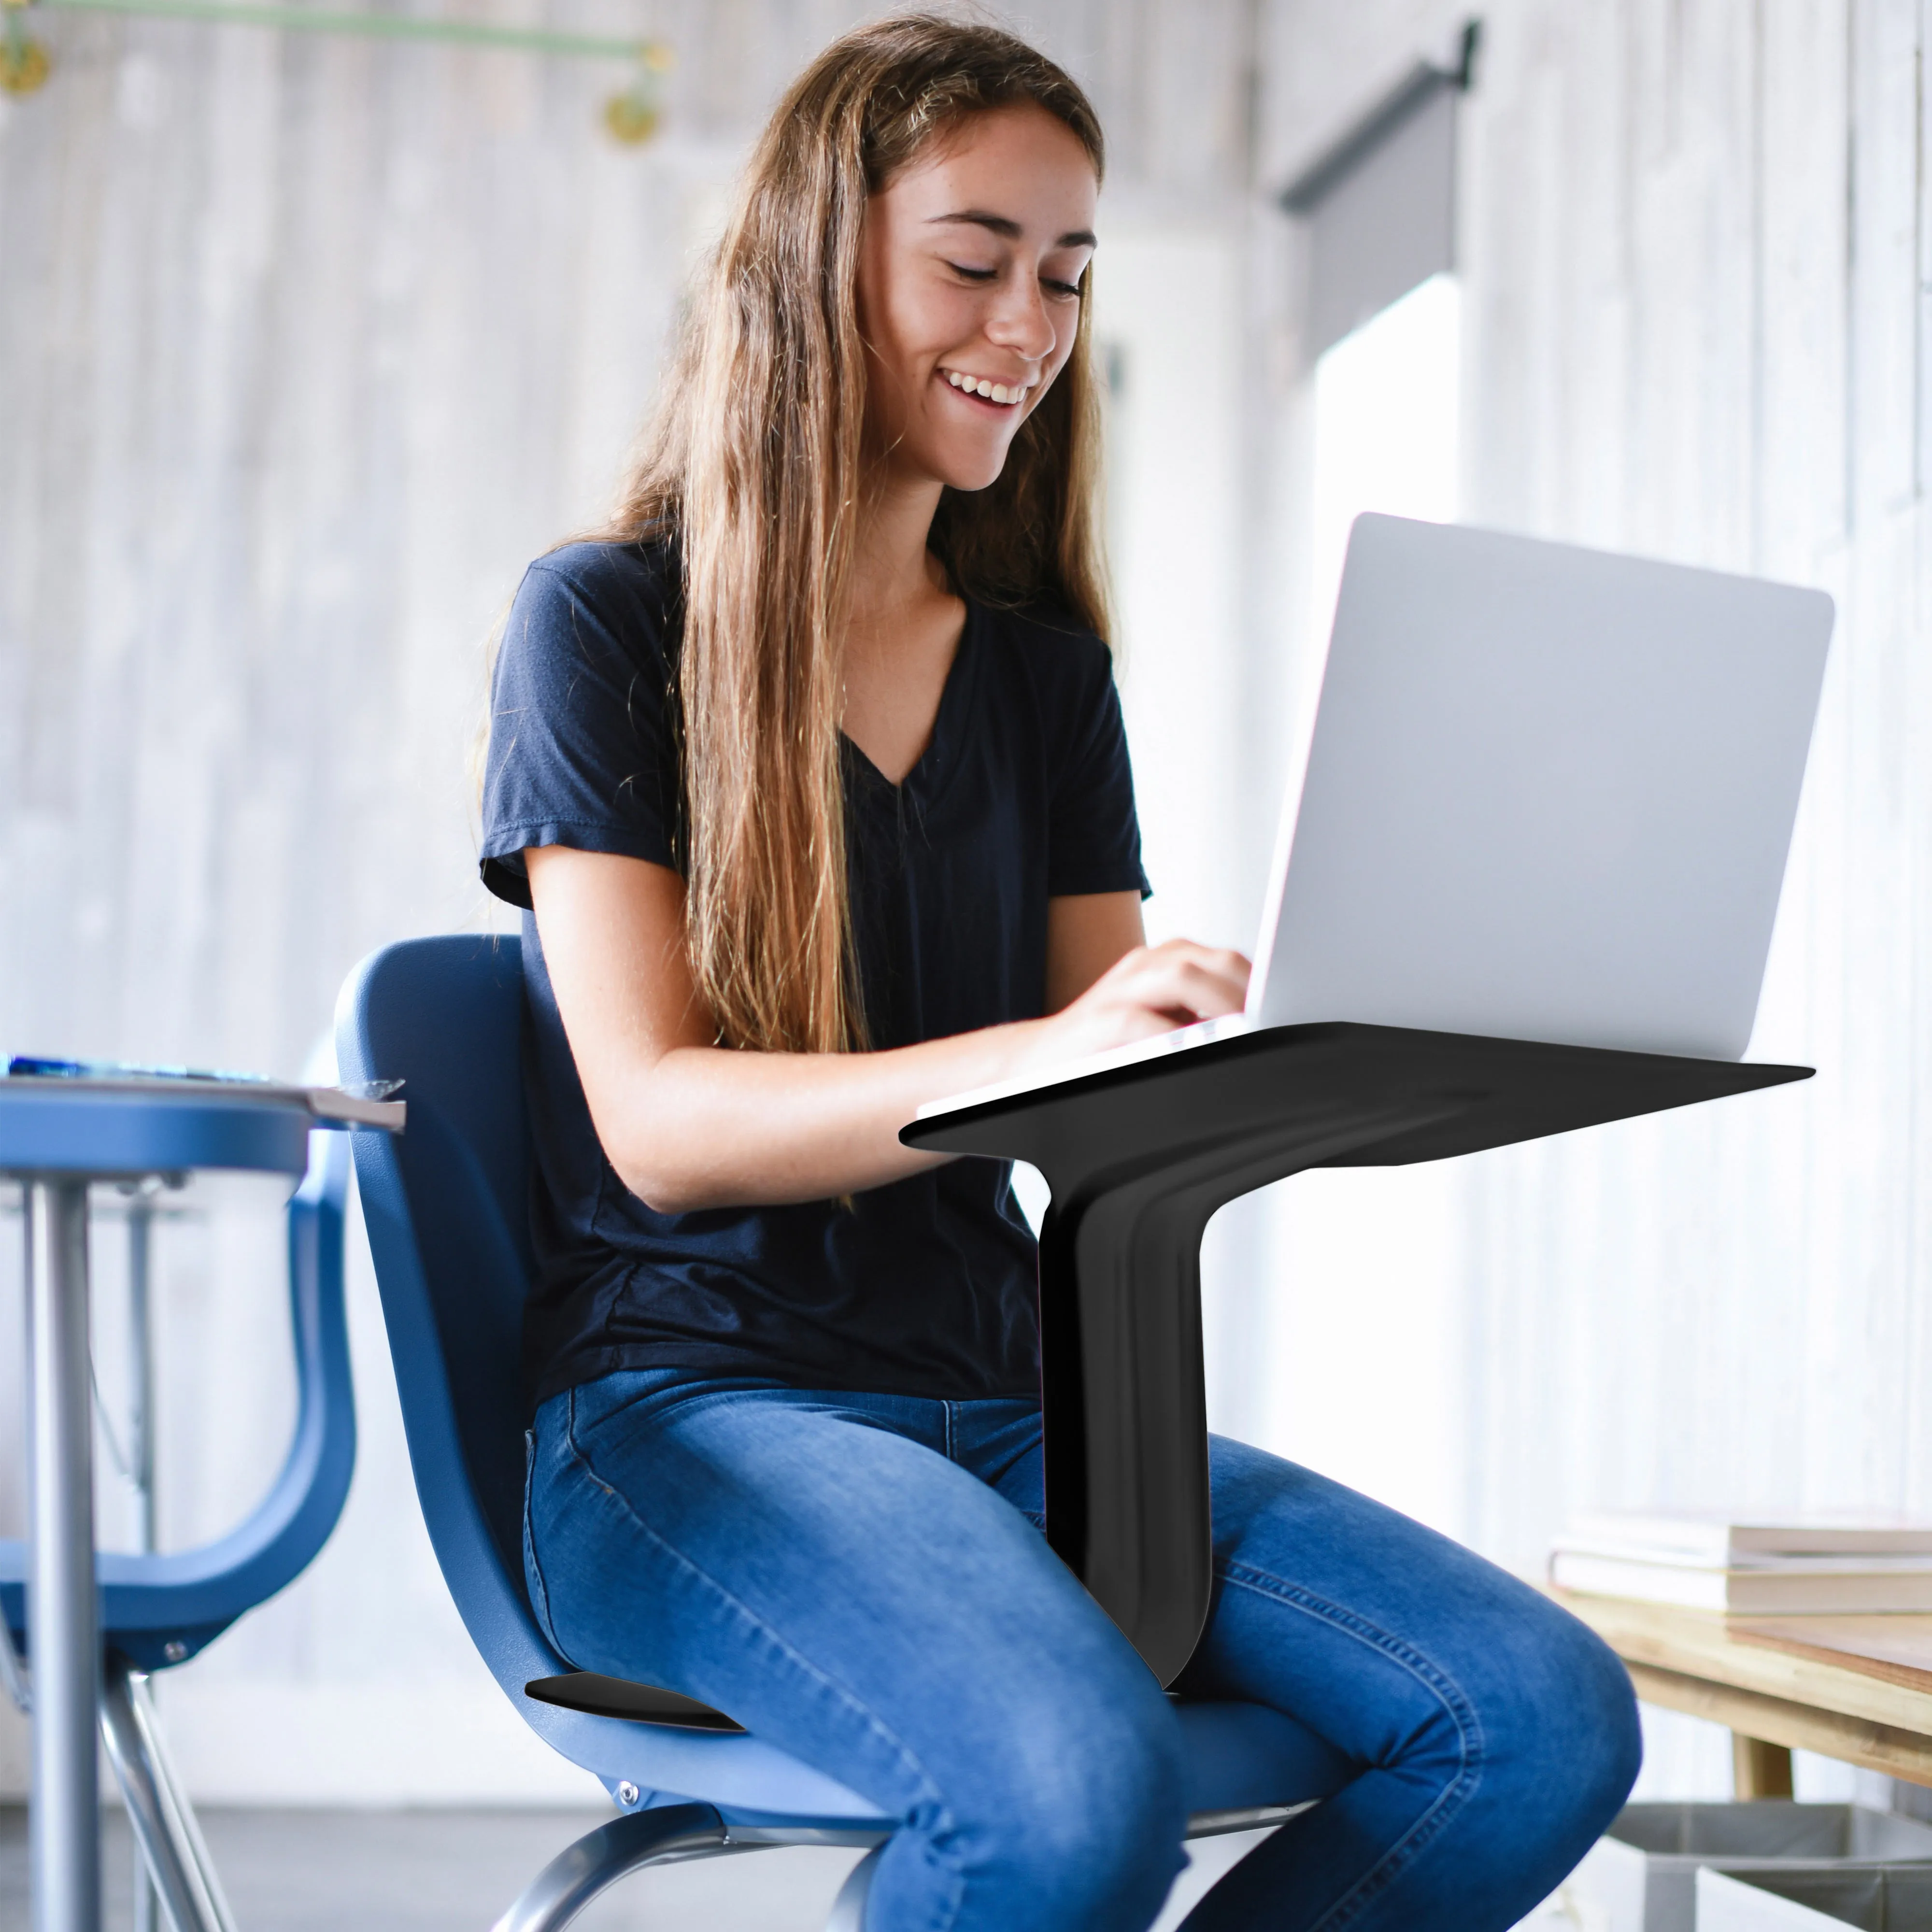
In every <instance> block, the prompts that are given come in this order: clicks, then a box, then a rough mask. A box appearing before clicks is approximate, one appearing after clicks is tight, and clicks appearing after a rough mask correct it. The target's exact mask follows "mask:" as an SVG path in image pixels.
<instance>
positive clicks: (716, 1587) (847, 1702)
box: [564, 1390, 965, 1932]
mask: <svg viewBox="0 0 1932 1932" xmlns="http://www.w3.org/2000/svg"><path fill="white" fill-rule="evenodd" d="M576 1423H577V1404H576V1396H575V1391H574V1390H573V1391H571V1404H570V1419H569V1421H568V1423H567V1424H565V1432H564V1433H565V1441H566V1442H568V1445H569V1447H570V1454H571V1457H572V1458H573V1460H574V1461H575V1462H576V1463H577V1464H578V1466H580V1468H581V1469H583V1472H584V1474H585V1475H586V1476H588V1477H589V1478H590V1480H591V1481H592V1482H593V1483H595V1484H596V1485H597V1487H598V1488H599V1489H600V1490H602V1491H603V1492H604V1494H605V1495H606V1496H608V1497H609V1498H610V1500H611V1501H612V1502H614V1503H615V1504H616V1505H617V1507H618V1508H619V1509H621V1510H622V1511H623V1512H624V1514H625V1515H626V1516H627V1517H629V1518H630V1520H631V1522H632V1523H634V1524H635V1525H636V1526H637V1529H638V1530H639V1531H640V1532H641V1533H642V1534H643V1535H645V1536H646V1537H648V1538H649V1539H650V1541H652V1543H654V1544H655V1545H656V1546H657V1547H658V1549H660V1550H663V1551H664V1553H665V1554H666V1555H667V1556H669V1557H670V1560H671V1561H672V1562H673V1563H675V1564H676V1565H678V1566H679V1568H681V1569H683V1570H685V1571H688V1572H689V1574H691V1575H692V1576H693V1577H697V1579H698V1580H700V1582H701V1583H703V1584H704V1585H705V1586H706V1587H707V1588H709V1589H711V1590H712V1591H715V1592H716V1593H717V1595H718V1598H719V1600H720V1601H721V1602H723V1603H724V1604H727V1606H728V1607H730V1610H731V1611H732V1612H733V1614H734V1615H736V1616H739V1617H740V1618H742V1619H743V1620H744V1622H745V1623H746V1624H747V1625H749V1626H750V1628H752V1629H753V1630H755V1631H758V1632H759V1633H760V1634H761V1635H762V1636H763V1637H764V1638H765V1639H766V1641H767V1642H769V1643H771V1644H772V1645H773V1646H775V1648H776V1649H778V1650H779V1651H780V1652H781V1653H782V1654H783V1655H784V1656H785V1657H786V1658H788V1659H789V1660H790V1661H791V1662H792V1663H793V1665H794V1666H795V1667H796V1668H797V1669H798V1670H800V1671H802V1672H803V1673H805V1675H806V1676H808V1677H809V1678H811V1679H812V1680H814V1682H817V1684H819V1685H821V1686H822V1687H823V1688H824V1689H825V1690H826V1691H829V1692H830V1694H832V1696H833V1697H835V1698H836V1699H837V1700H838V1701H839V1702H840V1703H841V1704H843V1705H844V1706H845V1708H846V1709H847V1710H848V1711H850V1712H852V1713H853V1715H855V1716H856V1717H857V1718H859V1721H861V1722H862V1724H864V1725H865V1727H866V1728H867V1729H868V1730H869V1731H871V1733H872V1734H873V1735H874V1736H875V1737H877V1738H879V1739H882V1740H883V1742H885V1743H886V1745H887V1746H889V1748H890V1749H891V1750H892V1751H893V1752H894V1753H895V1754H896V1755H897V1757H898V1759H899V1760H900V1762H901V1764H902V1765H904V1766H907V1767H908V1768H910V1770H911V1771H912V1772H913V1776H914V1778H915V1779H916V1783H917V1785H918V1787H919V1791H920V1793H922V1796H925V1797H926V1800H927V1802H929V1803H930V1804H931V1805H932V1807H933V1810H934V1814H935V1815H934V1818H933V1821H932V1824H933V1829H932V1832H931V1833H930V1834H929V1838H928V1843H929V1845H930V1846H932V1849H933V1851H934V1852H935V1854H937V1855H939V1856H941V1857H942V1858H944V1853H942V1852H940V1850H939V1844H938V1841H939V1839H940V1838H941V1837H942V1836H943V1835H944V1834H946V1833H947V1832H953V1831H956V1829H958V1826H959V1821H958V1820H956V1818H955V1817H953V1814H952V1811H951V1810H950V1808H948V1806H947V1803H946V1799H945V1795H944V1793H942V1792H941V1790H940V1789H939V1787H938V1785H937V1784H935V1783H934V1782H933V1779H932V1773H931V1772H929V1771H928V1770H927V1769H926V1766H924V1765H923V1764H922V1763H920V1762H919V1758H918V1757H917V1755H916V1754H915V1753H914V1752H913V1749H912V1748H911V1747H910V1745H907V1743H906V1742H905V1741H904V1739H901V1738H900V1737H898V1736H897V1735H896V1734H895V1733H894V1732H893V1731H892V1729H891V1727H889V1725H887V1724H885V1723H884V1722H883V1721H882V1720H881V1719H880V1718H879V1716H878V1715H877V1713H876V1712H874V1711H872V1710H871V1709H868V1707H867V1706H865V1704H863V1703H861V1702H860V1701H859V1699H858V1698H857V1697H855V1696H853V1694H852V1693H851V1691H849V1690H847V1688H846V1687H845V1686H844V1685H842V1684H841V1683H839V1682H838V1681H837V1680H836V1679H834V1678H832V1677H830V1676H827V1675H826V1673H825V1672H823V1670H820V1669H819V1667H817V1665H816V1664H814V1663H813V1662H812V1661H811V1659H810V1658H807V1657H805V1656H803V1655H801V1654H800V1653H799V1652H798V1651H797V1650H796V1649H795V1648H794V1647H793V1646H792V1645H790V1643H787V1642H786V1641H785V1640H784V1637H781V1635H780V1634H778V1631H775V1629H773V1628H772V1626H771V1625H770V1624H769V1623H768V1622H766V1620H765V1619H763V1618H762V1617H760V1616H758V1615H757V1613H756V1612H755V1611H754V1610H752V1609H751V1606H750V1605H749V1604H746V1603H745V1602H744V1601H742V1598H739V1597H738V1596H736V1595H734V1594H733V1592H731V1591H730V1590H729V1589H727V1588H726V1587H725V1586H724V1584H723V1583H721V1582H720V1581H719V1580H718V1578H716V1577H714V1576H712V1574H711V1573H710V1572H709V1571H708V1570H706V1569H705V1568H703V1565H701V1564H697V1563H694V1562H692V1561H691V1559H690V1558H689V1557H688V1556H686V1555H685V1553H684V1552H683V1551H682V1550H679V1549H678V1548H677V1547H676V1546H675V1545H674V1544H672V1543H671V1542H670V1540H669V1539H668V1538H666V1537H664V1535H661V1534H660V1533H659V1532H658V1531H657V1530H655V1529H652V1526H650V1524H649V1523H646V1521H645V1520H644V1519H643V1517H641V1516H640V1515H639V1514H638V1513H637V1508H636V1507H635V1505H633V1503H632V1502H631V1499H630V1498H629V1497H628V1496H625V1494H624V1493H622V1491H621V1490H617V1489H615V1488H613V1487H612V1486H611V1485H610V1484H608V1483H607V1482H606V1481H604V1478H602V1477H601V1476H600V1475H598V1473H597V1469H596V1466H595V1464H594V1463H592V1461H591V1460H590V1458H589V1454H587V1453H586V1451H585V1450H584V1448H583V1445H582V1444H581V1443H580V1442H578V1441H577V1428H576ZM946 1862H947V1864H950V1866H951V1867H952V1868H953V1900H952V1903H951V1906H950V1910H949V1912H948V1913H947V1919H946V1921H945V1923H946V1924H952V1923H953V1921H954V1920H956V1918H958V1917H959V1909H960V1906H961V1905H962V1903H963V1902H964V1900H963V1896H962V1894H963V1892H964V1888H965V1876H964V1874H963V1873H962V1871H961V1870H960V1869H959V1864H958V1863H957V1861H955V1860H953V1859H950V1858H947V1859H946ZM940 1932H944V1928H943V1927H941V1928H940Z"/></svg>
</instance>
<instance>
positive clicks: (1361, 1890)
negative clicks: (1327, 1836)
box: [1222, 1564, 1484, 1932]
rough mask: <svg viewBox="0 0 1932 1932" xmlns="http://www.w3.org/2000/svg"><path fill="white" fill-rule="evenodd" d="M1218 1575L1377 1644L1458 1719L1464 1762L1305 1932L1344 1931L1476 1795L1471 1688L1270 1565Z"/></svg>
mask: <svg viewBox="0 0 1932 1932" xmlns="http://www.w3.org/2000/svg"><path fill="white" fill-rule="evenodd" d="M1222 1577H1223V1581H1224V1582H1225V1583H1229V1584H1230V1585H1232V1586H1237V1587H1238V1588H1241V1589H1247V1590H1252V1591H1253V1592H1255V1594H1256V1595H1258V1596H1266V1597H1272V1598H1275V1599H1276V1600H1277V1601H1279V1602H1280V1603H1282V1604H1284V1605H1285V1606H1286V1607H1287V1608H1289V1609H1290V1610H1299V1611H1300V1612H1301V1613H1302V1614H1303V1615H1304V1616H1312V1617H1315V1618H1317V1619H1320V1620H1321V1621H1322V1622H1325V1623H1327V1624H1328V1625H1331V1626H1333V1627H1334V1628H1336V1629H1337V1630H1338V1631H1340V1632H1341V1634H1343V1635H1344V1636H1346V1637H1352V1638H1353V1639H1354V1640H1355V1642H1357V1643H1362V1644H1366V1645H1367V1646H1369V1648H1370V1649H1373V1650H1376V1651H1379V1652H1381V1653H1382V1655H1384V1656H1385V1657H1386V1658H1388V1659H1389V1660H1390V1661H1391V1662H1392V1663H1394V1664H1398V1665H1400V1667H1401V1668H1402V1669H1403V1670H1406V1671H1407V1672H1408V1673H1409V1675H1410V1676H1412V1677H1413V1678H1415V1679H1416V1680H1417V1681H1418V1682H1419V1683H1421V1685H1424V1687H1425V1688H1427V1690H1428V1691H1430V1693H1431V1694H1433V1696H1434V1697H1435V1698H1436V1701H1437V1702H1438V1703H1440V1704H1441V1705H1442V1708H1443V1709H1444V1710H1445V1712H1448V1716H1449V1720H1450V1721H1451V1723H1452V1724H1454V1726H1455V1727H1456V1735H1457V1739H1458V1740H1459V1741H1460V1748H1461V1764H1460V1768H1459V1769H1458V1770H1457V1774H1456V1775H1455V1777H1454V1778H1452V1779H1451V1780H1450V1781H1449V1783H1448V1785H1447V1786H1446V1787H1445V1788H1444V1789H1443V1790H1442V1793H1440V1794H1439V1796H1437V1798H1436V1800H1435V1802H1434V1803H1433V1804H1432V1805H1430V1808H1428V1810H1427V1811H1425V1812H1424V1814H1422V1816H1421V1817H1420V1818H1418V1820H1416V1821H1415V1823H1414V1824H1413V1825H1412V1826H1410V1827H1409V1829H1408V1830H1407V1831H1406V1832H1404V1833H1403V1835H1402V1836H1401V1838H1399V1839H1397V1841H1396V1842H1395V1843H1394V1844H1393V1845H1391V1846H1390V1847H1389V1849H1388V1851H1387V1852H1385V1853H1384V1854H1383V1855H1382V1858H1379V1860H1378V1861H1376V1864H1374V1865H1373V1867H1371V1868H1370V1870H1368V1871H1367V1872H1365V1873H1364V1874H1363V1875H1362V1876H1361V1878H1360V1879H1358V1880H1357V1881H1356V1882H1355V1884H1354V1885H1352V1886H1351V1887H1350V1888H1349V1890H1348V1891H1346V1892H1345V1893H1343V1895H1342V1896H1341V1897H1340V1898H1339V1899H1337V1900H1336V1901H1335V1903H1334V1904H1333V1905H1332V1906H1330V1907H1329V1909H1328V1911H1326V1912H1324V1913H1323V1914H1322V1916H1321V1918H1319V1919H1318V1920H1317V1921H1316V1923H1315V1924H1313V1926H1311V1927H1310V1928H1309V1932H1342V1928H1343V1927H1345V1926H1346V1925H1347V1924H1349V1922H1350V1921H1352V1920H1353V1919H1355V1918H1358V1917H1359V1916H1360V1915H1361V1913H1362V1912H1364V1911H1365V1910H1366V1909H1367V1908H1368V1906H1370V1904H1371V1903H1373V1901H1374V1900H1375V1899H1376V1897H1378V1896H1379V1894H1381V1893H1382V1892H1384V1891H1387V1890H1388V1888H1389V1887H1390V1886H1391V1885H1393V1884H1394V1882H1395V1881H1396V1879H1397V1878H1399V1877H1400V1876H1401V1874H1402V1873H1403V1870H1405V1869H1406V1867H1408V1866H1409V1864H1412V1863H1413V1862H1414V1861H1415V1859H1416V1858H1418V1857H1419V1856H1420V1855H1421V1853H1422V1852H1424V1851H1425V1850H1427V1849H1428V1847H1429V1846H1430V1844H1431V1843H1433V1842H1434V1841H1435V1840H1436V1838H1439V1837H1440V1836H1441V1835H1442V1832H1443V1831H1444V1829H1445V1828H1446V1827H1447V1826H1448V1823H1449V1822H1450V1820H1451V1819H1452V1818H1454V1816H1455V1815H1456V1814H1457V1812H1458V1811H1460V1810H1461V1809H1462V1808H1463V1805H1466V1803H1468V1802H1469V1799H1471V1798H1472V1797H1473V1796H1475V1793H1476V1791H1477V1790H1478V1787H1480V1786H1481V1783H1482V1781H1483V1771H1482V1766H1483V1754H1484V1742H1483V1727H1482V1722H1481V1719H1480V1718H1478V1716H1477V1715H1476V1711H1475V1706H1474V1705H1473V1704H1472V1703H1470V1701H1469V1694H1468V1693H1467V1692H1466V1691H1464V1690H1463V1687H1462V1686H1461V1685H1460V1684H1459V1683H1457V1681H1456V1680H1455V1679H1454V1678H1453V1677H1452V1676H1450V1674H1449V1673H1448V1672H1447V1671H1446V1670H1444V1669H1443V1668H1442V1666H1441V1665H1440V1664H1436V1663H1433V1662H1432V1661H1430V1659H1429V1658H1427V1657H1425V1656H1424V1655H1423V1654H1422V1652H1420V1651H1419V1650H1417V1649H1415V1647H1414V1646H1413V1645H1411V1644H1407V1643H1403V1640H1401V1639H1400V1637H1394V1636H1391V1634H1389V1632H1388V1631H1385V1630H1382V1629H1381V1628H1379V1627H1378V1626H1377V1625H1374V1624H1372V1623H1370V1622H1369V1621H1368V1619H1367V1618H1366V1617H1364V1616H1361V1615H1360V1614H1359V1613H1357V1612H1355V1611H1354V1610H1345V1609H1343V1607H1342V1606H1341V1605H1340V1604H1332V1603H1330V1602H1329V1601H1328V1600H1327V1599H1326V1598H1322V1597H1318V1596H1316V1595H1314V1593H1313V1592H1312V1591H1308V1590H1304V1589H1301V1588H1300V1587H1299V1586H1297V1585H1295V1584H1293V1583H1288V1582H1286V1581H1285V1580H1283V1578H1281V1577H1276V1576H1272V1575H1271V1574H1269V1573H1268V1571H1265V1570H1254V1569H1250V1568H1248V1566H1247V1565H1235V1564H1229V1565H1227V1566H1226V1568H1224V1569H1223V1571H1222Z"/></svg>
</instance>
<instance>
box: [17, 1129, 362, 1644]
mask: <svg viewBox="0 0 1932 1932" xmlns="http://www.w3.org/2000/svg"><path fill="white" fill-rule="evenodd" d="M348 1190H349V1150H348V1147H347V1136H345V1135H343V1134H340V1133H334V1132H326V1131H322V1130H318V1131H317V1132H315V1133H311V1135H310V1136H309V1163H308V1175H306V1177H305V1178H304V1180H303V1181H302V1185H301V1186H300V1187H299V1188H298V1189H297V1190H296V1193H295V1196H294V1198H293V1199H292V1200H291V1201H290V1203H289V1210H288V1250H289V1314H290V1324H291V1328H292V1331H293V1338H294V1343H295V1372H296V1423H295V1429H294V1432H293V1436H291V1438H290V1443H289V1448H288V1453H287V1455H286V1456H285V1457H284V1458H283V1460H282V1465H281V1469H280V1470H279V1471H278V1472H277V1474H276V1477H275V1481H274V1482H273V1483H272V1484H270V1485H269V1490H268V1492H267V1493H266V1495H265V1496H263V1499H262V1500H261V1501H260V1502H259V1503H257V1505H256V1506H255V1507H254V1509H253V1510H251V1511H250V1512H249V1514H248V1516H247V1517H246V1518H245V1519H244V1520H243V1521H242V1523H239V1525H237V1526H236V1528H235V1529H232V1530H230V1531H229V1532H228V1533H227V1534H226V1535H225V1536H223V1537H220V1538H218V1539H217V1541H214V1542H212V1543H205V1544H198V1545H196V1547H194V1548H193V1549H190V1550H166V1551H160V1552H138V1551H133V1550H104V1551H102V1552H101V1553H100V1555H99V1556H98V1559H96V1564H95V1574H96V1575H97V1576H98V1578H99V1580H100V1584H101V1636H102V1639H103V1640H104V1642H105V1643H107V1645H108V1646H110V1647H111V1648H112V1649H115V1650H117V1651H118V1652H120V1653H121V1655H123V1656H124V1657H125V1658H127V1661H129V1662H130V1664H133V1665H134V1666H135V1667H136V1668H137V1669H139V1670H166V1669H168V1668H169V1667H171V1666H172V1665H174V1664H180V1663H182V1662H184V1661H186V1659H187V1658H190V1657H192V1656H193V1655H196V1652H199V1651H200V1650H201V1649H202V1648H203V1646H205V1645H207V1644H208V1643H211V1642H212V1641H213V1640H214V1639H215V1638H216V1637H219V1636H220V1634H221V1633H222V1632H223V1631H224V1630H226V1628H228V1626H229V1625H230V1624H232V1623H233V1622H234V1621H235V1620H236V1618H238V1617H239V1616H244V1615H245V1614H246V1613H248V1611H250V1610H253V1609H254V1608H255V1607H256V1606H257V1604H263V1603H266V1601H268V1600H269V1598H271V1597H272V1596H273V1595H275V1593H276V1592H278V1590H281V1589H284V1587H285V1586H287V1585H288V1584H289V1583H292V1582H293V1580H295V1578H296V1577H299V1575H300V1574H302V1571H304V1570H305V1569H307V1568H308V1565H309V1564H310V1563H311V1562H312V1561H313V1560H314V1557H315V1556H316V1553H317V1552H318V1551H319V1550H320V1549H321V1548H322V1546H323V1544H325V1543H326V1542H327V1541H329V1536H330V1534H331V1533H332V1532H333V1530H334V1529H335V1524H336V1520H337V1518H338V1517H340V1516H341V1514H342V1505H343V1502H344V1499H345V1498H346V1497H347V1495H348V1493H349V1482H350V1477H351V1476H352V1475H353V1473H354V1472H355V1468H356V1403H355V1396H354V1384H353V1379H352V1377H351V1375H350V1363H349V1337H348V1331H347V1326H346V1325H345V1323H344V1319H343V1310H342V1223H343V1209H344V1202H345V1200H346V1199H347V1194H348ZM26 1564H27V1557H26V1546H25V1545H24V1544H20V1543H16V1542H11V1541H9V1542H0V1616H4V1617H5V1619H6V1621H7V1623H8V1624H9V1625H10V1626H11V1627H12V1628H13V1629H15V1630H16V1631H19V1630H21V1629H22V1628H23V1626H24V1625H25V1622H26V1610H25V1607H24V1605H25V1600H24V1596H23V1588H24V1583H25V1579H26Z"/></svg>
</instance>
